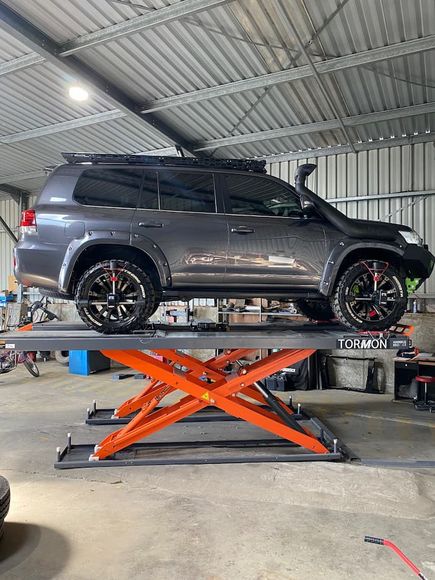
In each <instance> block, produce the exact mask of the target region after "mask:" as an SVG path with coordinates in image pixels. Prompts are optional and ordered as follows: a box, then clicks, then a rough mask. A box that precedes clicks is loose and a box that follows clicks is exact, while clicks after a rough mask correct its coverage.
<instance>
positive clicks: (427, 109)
mask: <svg viewBox="0 0 435 580" xmlns="http://www.w3.org/2000/svg"><path fill="white" fill-rule="evenodd" d="M428 113H435V102H432V103H424V104H422V105H413V106H411V107H401V108H399V109H389V110H387V111H376V112H375V113H366V114H364V115H355V116H353V117H343V118H342V120H343V124H344V126H345V127H356V126H358V125H368V124H370V123H381V122H382V121H391V120H394V119H402V118H405V117H414V116H416V115H425V114H428ZM336 129H340V123H339V121H338V120H337V119H330V120H328V121H319V122H317V123H305V124H301V125H291V126H289V127H281V128H279V129H269V130H267V131H257V132H255V133H247V134H245V135H234V136H232V137H223V138H221V139H210V140H209V141H204V142H203V143H199V144H198V146H197V147H195V151H204V150H206V149H217V148H219V147H229V146H231V145H240V144H244V143H256V142H258V141H267V140H270V139H281V138H283V137H292V136H293V135H306V134H308V133H321V132H323V131H333V130H336Z"/></svg>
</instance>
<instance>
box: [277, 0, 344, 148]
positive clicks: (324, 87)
mask: <svg viewBox="0 0 435 580" xmlns="http://www.w3.org/2000/svg"><path fill="white" fill-rule="evenodd" d="M278 10H279V12H280V13H282V8H281V6H279V8H278ZM282 16H284V14H283V13H282ZM288 24H289V26H290V29H291V30H292V31H293V36H294V37H295V38H296V43H297V44H298V46H299V49H300V51H301V53H302V54H303V55H304V57H305V60H306V61H307V63H308V66H309V67H310V69H311V73H312V75H313V77H314V78H315V79H316V81H317V85H318V87H319V89H320V91H321V93H323V98H324V99H325V101H326V103H327V104H328V106H329V108H330V109H331V111H332V112H333V114H334V117H335V118H336V119H337V121H338V124H339V125H340V130H341V132H342V134H343V136H344V138H345V139H346V140H347V142H348V144H349V146H350V148H351V149H352V151H353V152H354V153H355V148H354V146H353V143H352V139H351V138H350V135H349V133H348V131H347V129H346V126H345V125H344V123H343V119H342V118H341V115H340V113H339V111H338V108H337V105H336V103H335V102H334V99H333V98H332V96H331V94H330V89H329V88H328V86H327V85H326V84H325V83H324V82H323V78H322V76H321V74H320V73H319V71H318V70H317V65H316V64H314V61H313V59H312V58H311V56H310V55H309V54H308V52H307V49H306V48H305V46H304V43H303V42H302V38H301V37H300V35H299V32H298V30H297V28H296V26H295V25H294V24H293V22H292V20H291V19H290V20H289V22H288Z"/></svg>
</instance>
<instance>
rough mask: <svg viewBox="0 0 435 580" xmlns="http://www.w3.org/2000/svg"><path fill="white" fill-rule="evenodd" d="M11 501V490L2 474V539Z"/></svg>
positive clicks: (0, 521)
mask: <svg viewBox="0 0 435 580" xmlns="http://www.w3.org/2000/svg"><path fill="white" fill-rule="evenodd" d="M10 503H11V491H10V488H9V483H8V481H7V479H5V478H4V477H2V476H1V475H0V539H1V537H2V536H3V530H4V525H3V523H4V519H5V517H6V516H7V515H8V512H9V506H10Z"/></svg>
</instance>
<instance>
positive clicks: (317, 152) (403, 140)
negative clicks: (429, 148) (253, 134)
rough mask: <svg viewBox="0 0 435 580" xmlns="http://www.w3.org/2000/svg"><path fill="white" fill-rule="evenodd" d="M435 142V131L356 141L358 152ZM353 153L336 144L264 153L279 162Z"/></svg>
mask: <svg viewBox="0 0 435 580" xmlns="http://www.w3.org/2000/svg"><path fill="white" fill-rule="evenodd" d="M431 142H435V133H421V134H418V135H408V136H406V137H395V138H393V139H379V140H377V141H366V142H364V143H354V147H355V150H356V152H357V153H358V152H359V151H370V150H372V149H387V148H389V147H400V146H402V145H415V144H416V143H431ZM344 153H352V149H351V148H350V147H349V145H336V146H334V147H319V148H318V149H304V150H303V151H294V152H291V153H280V154H278V155H263V156H258V158H263V159H265V160H266V163H278V162H280V161H296V160H298V159H313V158H315V157H328V156H329V155H342V154H344Z"/></svg>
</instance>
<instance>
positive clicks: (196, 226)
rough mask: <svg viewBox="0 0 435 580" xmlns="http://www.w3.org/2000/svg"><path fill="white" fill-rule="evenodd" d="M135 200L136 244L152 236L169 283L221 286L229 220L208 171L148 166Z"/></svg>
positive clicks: (179, 285) (134, 228)
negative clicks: (169, 279)
mask: <svg viewBox="0 0 435 580" xmlns="http://www.w3.org/2000/svg"><path fill="white" fill-rule="evenodd" d="M156 174H157V177H158V196H157V194H156V193H155V185H154V184H155V181H154V180H155V179H156V178H157V177H156ZM139 205H140V207H138V209H137V210H136V213H135V215H134V218H133V229H132V233H133V240H134V244H135V245H136V246H139V247H140V246H141V244H142V245H143V246H145V245H147V244H149V243H150V241H151V242H152V244H155V245H156V246H157V247H158V248H159V250H160V251H161V252H162V254H163V256H164V259H165V260H166V262H167V264H168V267H169V271H170V274H171V286H172V287H177V288H180V287H196V286H203V287H211V288H213V287H216V286H223V285H224V275H225V269H226V259H227V249H228V247H227V246H228V234H227V223H226V217H225V215H224V214H223V211H222V205H221V203H220V201H219V200H218V199H216V194H215V185H214V176H213V174H212V173H207V172H204V170H203V169H202V170H198V171H195V170H192V169H190V170H187V171H184V170H182V169H178V168H177V169H174V170H169V169H162V170H158V171H157V172H154V173H153V172H147V171H146V172H145V180H144V185H143V191H142V197H141V202H140V204H139Z"/></svg>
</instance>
